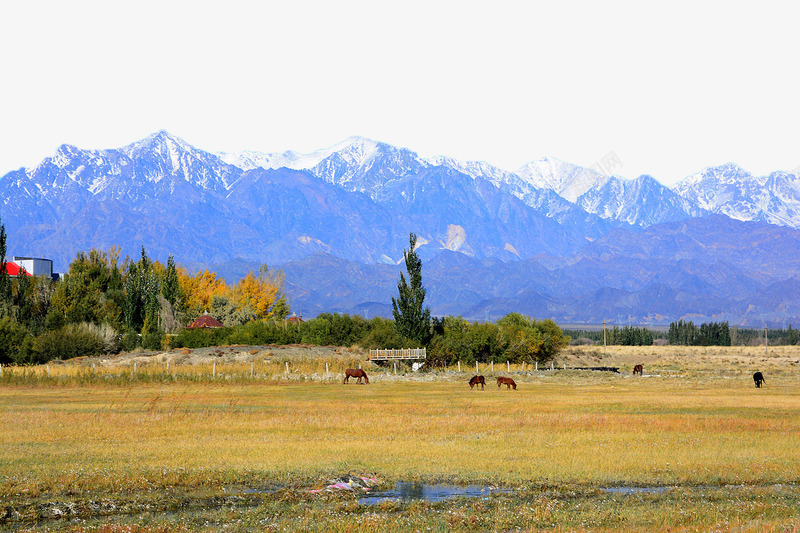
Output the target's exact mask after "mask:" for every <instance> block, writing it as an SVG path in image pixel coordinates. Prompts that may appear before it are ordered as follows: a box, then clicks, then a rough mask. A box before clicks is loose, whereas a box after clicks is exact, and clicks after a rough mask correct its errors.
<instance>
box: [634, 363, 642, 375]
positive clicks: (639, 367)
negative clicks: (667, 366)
mask: <svg viewBox="0 0 800 533" xmlns="http://www.w3.org/2000/svg"><path fill="white" fill-rule="evenodd" d="M643 370H644V368H643V367H642V365H636V366H634V367H633V375H634V376H635V375H636V374H639V375H640V376H641V375H642V371H643Z"/></svg>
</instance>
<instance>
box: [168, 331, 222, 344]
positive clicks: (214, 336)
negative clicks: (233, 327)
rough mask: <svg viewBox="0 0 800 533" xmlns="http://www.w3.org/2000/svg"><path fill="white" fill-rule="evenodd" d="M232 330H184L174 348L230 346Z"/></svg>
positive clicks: (179, 334) (177, 337)
mask: <svg viewBox="0 0 800 533" xmlns="http://www.w3.org/2000/svg"><path fill="white" fill-rule="evenodd" d="M229 334H230V328H197V329H183V330H181V332H180V333H178V335H177V336H176V337H175V342H174V343H173V344H172V346H173V347H174V348H207V347H209V346H220V345H222V344H229V343H228V342H227V337H228V335H229Z"/></svg>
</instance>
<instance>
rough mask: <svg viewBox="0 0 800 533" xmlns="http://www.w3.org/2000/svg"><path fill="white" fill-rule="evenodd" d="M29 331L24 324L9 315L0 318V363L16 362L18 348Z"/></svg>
mask: <svg viewBox="0 0 800 533" xmlns="http://www.w3.org/2000/svg"><path fill="white" fill-rule="evenodd" d="M28 335H29V332H28V330H27V328H25V326H23V325H21V324H19V323H18V322H17V321H15V320H13V319H11V318H10V317H3V318H0V364H2V365H7V364H9V363H11V362H16V360H17V357H18V355H19V348H20V346H21V345H22V343H23V341H24V340H25V338H27V337H28Z"/></svg>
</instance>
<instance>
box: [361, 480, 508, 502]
mask: <svg viewBox="0 0 800 533" xmlns="http://www.w3.org/2000/svg"><path fill="white" fill-rule="evenodd" d="M510 493H511V489H507V488H500V487H494V486H485V485H447V484H444V483H442V484H437V485H430V484H427V483H402V482H401V483H397V485H395V487H394V489H390V490H382V491H374V492H370V493H369V494H367V495H364V496H362V497H361V498H359V499H358V503H361V504H365V505H375V504H378V503H381V502H384V501H400V502H406V501H411V500H425V501H429V502H438V501H441V500H446V499H448V498H456V497H460V496H464V497H467V498H480V497H485V496H488V495H490V494H510Z"/></svg>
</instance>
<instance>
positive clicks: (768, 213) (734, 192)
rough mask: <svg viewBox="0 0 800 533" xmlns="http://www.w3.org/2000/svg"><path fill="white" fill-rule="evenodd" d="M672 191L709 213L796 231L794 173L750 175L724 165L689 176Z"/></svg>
mask: <svg viewBox="0 0 800 533" xmlns="http://www.w3.org/2000/svg"><path fill="white" fill-rule="evenodd" d="M673 190H674V191H675V192H677V193H678V194H680V195H681V196H683V197H684V198H686V199H691V200H694V201H695V202H696V203H697V205H698V206H699V207H701V208H702V209H705V210H707V211H710V212H712V213H722V214H724V215H727V216H729V217H731V218H734V219H736V220H754V221H763V222H768V223H770V224H777V225H780V226H790V227H793V228H800V175H798V174H797V173H796V172H784V171H778V172H773V173H771V174H769V175H768V176H753V175H751V174H750V173H749V172H746V171H745V170H743V169H742V168H741V167H739V166H738V165H735V164H734V163H727V164H725V165H720V166H716V167H708V168H706V169H705V170H703V171H702V172H698V173H697V174H693V175H691V176H689V177H687V178H686V179H684V180H682V181H680V182H678V183H677V184H675V186H674V187H673Z"/></svg>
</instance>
